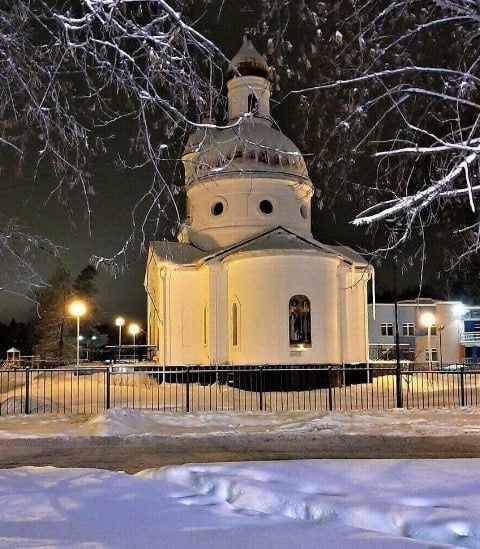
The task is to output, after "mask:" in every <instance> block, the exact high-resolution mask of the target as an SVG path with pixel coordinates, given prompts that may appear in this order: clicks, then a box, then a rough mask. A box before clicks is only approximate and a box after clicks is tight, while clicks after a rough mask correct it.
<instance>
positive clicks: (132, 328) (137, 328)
mask: <svg viewBox="0 0 480 549" xmlns="http://www.w3.org/2000/svg"><path fill="white" fill-rule="evenodd" d="M139 332H140V326H139V325H138V324H130V326H129V327H128V333H129V334H131V335H132V336H133V362H134V363H135V362H136V353H135V336H136V335H137V334H138V333H139Z"/></svg>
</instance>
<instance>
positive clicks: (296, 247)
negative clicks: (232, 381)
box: [145, 37, 373, 366]
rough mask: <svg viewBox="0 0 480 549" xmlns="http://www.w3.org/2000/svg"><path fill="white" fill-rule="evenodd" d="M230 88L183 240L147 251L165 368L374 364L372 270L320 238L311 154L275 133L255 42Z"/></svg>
mask: <svg viewBox="0 0 480 549" xmlns="http://www.w3.org/2000/svg"><path fill="white" fill-rule="evenodd" d="M227 88H228V117H229V122H228V124H227V125H226V126H225V127H207V128H202V129H199V130H197V131H196V132H195V133H194V134H193V135H191V136H190V138H189V140H188V143H187V145H186V149H185V152H184V155H183V164H184V168H185V188H186V193H187V220H186V222H185V223H184V225H183V226H182V227H181V230H180V232H179V235H178V242H160V241H158V242H152V243H151V244H150V248H149V252H148V259H147V269H146V276H145V288H146V291H147V299H148V343H149V344H150V345H154V346H155V347H156V348H157V355H156V356H157V360H158V363H159V365H164V366H167V365H168V366H170V365H171V366H178V365H258V364H265V365H267V364H278V365H291V364H298V365H301V364H320V365H350V364H365V363H367V361H368V326H367V322H368V320H367V319H368V314H367V284H368V281H369V279H370V278H371V276H372V272H373V269H372V267H371V266H370V265H369V264H368V263H367V262H366V261H365V260H364V259H363V258H362V257H361V256H360V255H358V254H357V253H355V252H354V251H353V250H351V249H350V248H348V247H344V246H330V245H325V244H322V243H320V242H318V241H316V240H315V239H314V238H313V237H312V234H311V199H312V195H313V191H314V187H313V184H312V182H311V181H310V179H309V175H308V172H307V168H306V165H305V161H304V159H303V157H302V154H301V152H300V151H299V150H298V148H297V147H296V146H295V144H294V143H293V142H292V141H291V140H290V139H288V137H286V136H285V135H284V134H283V133H281V131H279V130H278V129H277V128H276V127H273V125H272V124H273V121H272V118H271V116H270V81H269V69H268V65H267V63H266V60H265V58H264V57H263V56H262V55H260V54H259V52H258V51H257V50H256V49H255V48H254V46H253V44H252V42H251V41H250V39H249V38H248V37H245V39H244V43H243V45H242V47H241V49H240V51H239V52H238V53H237V55H235V57H234V58H233V59H232V62H231V64H230V66H229V68H228V72H227Z"/></svg>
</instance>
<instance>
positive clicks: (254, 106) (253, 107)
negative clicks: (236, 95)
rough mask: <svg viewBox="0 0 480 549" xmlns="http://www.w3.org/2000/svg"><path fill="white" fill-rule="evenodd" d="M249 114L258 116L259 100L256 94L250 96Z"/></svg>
mask: <svg viewBox="0 0 480 549" xmlns="http://www.w3.org/2000/svg"><path fill="white" fill-rule="evenodd" d="M248 112H251V113H252V114H258V98H257V96H256V95H255V94H254V93H251V94H250V95H249V96H248Z"/></svg>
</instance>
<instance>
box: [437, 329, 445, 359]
mask: <svg viewBox="0 0 480 549" xmlns="http://www.w3.org/2000/svg"><path fill="white" fill-rule="evenodd" d="M444 328H445V326H444V325H443V324H442V325H441V326H439V327H438V342H439V343H438V346H439V348H440V370H443V355H442V331H443V330H444Z"/></svg>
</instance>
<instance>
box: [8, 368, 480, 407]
mask: <svg viewBox="0 0 480 549" xmlns="http://www.w3.org/2000/svg"><path fill="white" fill-rule="evenodd" d="M395 374H396V371H395V369H394V368H388V367H387V368H385V367H384V368H379V367H371V366H370V367H362V368H353V367H352V368H338V367H317V366H305V367H291V366H263V367H260V366H259V367H251V366H244V367H239V366H236V367H231V366H230V367H223V366H222V367H181V368H180V367H178V368H173V367H167V368H158V367H139V366H136V365H135V366H133V365H132V366H113V367H108V368H105V367H96V366H87V367H85V366H81V367H80V368H79V369H77V368H55V369H31V368H24V369H9V370H0V415H11V414H20V413H26V414H29V413H30V414H33V413H54V414H83V415H93V414H97V413H99V412H101V411H103V410H105V409H108V408H113V407H126V408H132V409H138V410H159V411H161V410H163V411H178V412H197V411H225V410H237V411H267V412H269V411H272V412H273V411H290V410H308V411H315V410H318V411H354V410H385V409H390V408H395V407H396V406H397V403H398V402H401V403H402V405H403V406H404V407H405V408H435V407H453V406H479V405H480V370H477V369H474V368H473V367H471V368H469V369H466V368H465V367H464V366H453V367H451V368H450V369H444V370H434V371H424V370H422V371H402V373H401V375H400V376H399V378H397V377H396V375H395ZM397 379H399V380H400V382H399V383H397ZM399 398H400V400H399Z"/></svg>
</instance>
